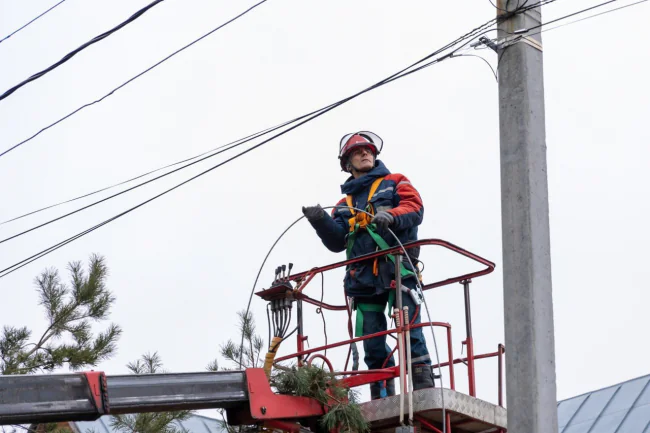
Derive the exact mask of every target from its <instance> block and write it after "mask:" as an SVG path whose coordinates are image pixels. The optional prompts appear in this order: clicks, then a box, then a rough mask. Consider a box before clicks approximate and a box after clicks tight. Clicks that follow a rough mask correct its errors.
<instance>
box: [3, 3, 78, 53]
mask: <svg viewBox="0 0 650 433" xmlns="http://www.w3.org/2000/svg"><path fill="white" fill-rule="evenodd" d="M64 1H65V0H61V1H60V2H58V3H57V4H55V5H54V6H52V7H51V8H49V9H48V10H46V11H45V12H43V13H41V14H40V15H39V16H37V17H36V18H33V19H32V20H31V21H30V22H28V23H27V24H24V25H23V26H22V27H20V28H18V29H16V30H14V31H13V32H11V33H9V34H8V35H7V36H5V37H4V38H2V39H0V43H2V42H4V41H6V40H7V39H9V38H10V37H12V36H13V35H15V34H16V33H18V32H19V31H21V30H22V29H24V28H25V27H27V26H28V25H30V24H31V23H33V22H34V21H36V20H37V19H39V18H40V17H42V16H43V15H45V14H47V13H48V12H49V11H51V10H52V9H54V8H55V7H57V6H58V5H60V4H61V3H63V2H64Z"/></svg>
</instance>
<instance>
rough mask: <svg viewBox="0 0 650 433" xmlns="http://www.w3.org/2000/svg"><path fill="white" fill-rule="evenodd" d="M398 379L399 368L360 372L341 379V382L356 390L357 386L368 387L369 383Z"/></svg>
mask: <svg viewBox="0 0 650 433" xmlns="http://www.w3.org/2000/svg"><path fill="white" fill-rule="evenodd" d="M396 377H399V366H396V367H390V368H383V369H381V370H367V371H360V372H359V374H355V375H353V376H348V377H344V378H343V379H341V382H342V383H344V384H345V385H346V386H347V387H349V388H354V387H356V386H361V385H367V384H369V383H374V382H379V381H380V380H387V379H393V378H396Z"/></svg>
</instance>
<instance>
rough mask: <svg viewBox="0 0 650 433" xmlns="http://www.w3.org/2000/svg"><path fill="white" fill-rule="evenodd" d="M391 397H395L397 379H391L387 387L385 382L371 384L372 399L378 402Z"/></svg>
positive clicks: (387, 382)
mask: <svg viewBox="0 0 650 433" xmlns="http://www.w3.org/2000/svg"><path fill="white" fill-rule="evenodd" d="M391 395H395V379H390V380H387V381H386V386H384V381H383V380H382V381H379V382H374V383H371V384H370V399H371V400H377V399H380V398H385V397H388V396H391Z"/></svg>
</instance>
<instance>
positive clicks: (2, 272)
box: [0, 0, 556, 366]
mask: <svg viewBox="0 0 650 433" xmlns="http://www.w3.org/2000/svg"><path fill="white" fill-rule="evenodd" d="M553 1H556V0H548V1H546V3H551V2H553ZM541 4H542V3H539V4H538V5H533V6H530V7H528V8H524V9H522V11H525V10H528V9H532V8H533V7H538V6H540V5H541ZM495 21H496V19H492V20H489V21H488V22H486V23H485V24H482V25H480V26H478V27H476V28H475V29H473V30H471V31H470V32H468V33H466V34H465V35H463V36H461V37H459V38H457V39H456V40H455V41H454V42H453V43H449V44H447V45H445V46H444V47H442V48H440V49H438V50H436V51H434V52H433V53H431V54H429V55H427V56H425V57H424V58H422V59H420V60H418V61H416V62H415V63H413V64H411V65H409V66H407V67H406V68H404V69H402V70H401V71H399V72H397V73H395V74H393V75H391V76H390V77H388V78H385V79H384V80H381V81H380V82H378V83H375V84H374V85H372V86H370V87H368V88H366V89H364V90H362V91H360V92H357V93H355V94H353V95H351V96H349V97H347V98H345V99H342V100H340V101H338V102H336V103H334V104H331V105H329V106H327V107H326V108H324V109H321V110H317V111H316V112H314V113H315V114H313V115H312V116H311V117H310V116H306V117H308V118H307V119H306V120H302V121H300V122H299V123H298V124H296V125H293V126H291V127H290V128H288V129H286V130H284V131H282V132H280V133H278V134H275V135H274V136H272V137H271V138H268V139H266V140H264V141H262V142H260V143H258V144H256V145H254V146H252V147H250V148H248V149H246V150H244V151H242V152H240V153H238V154H237V155H235V156H233V157H231V158H228V159H226V160H225V161H222V162H221V163H219V164H216V165H214V166H212V167H210V168H208V169H207V170H204V171H203V172H201V173H199V174H197V175H195V176H192V177H190V178H189V179H186V180H185V181H183V182H181V183H179V184H177V185H175V186H173V187H171V188H169V189H167V190H165V191H163V192H162V193H159V194H157V195H155V196H153V197H151V198H149V199H147V200H145V201H143V202H141V203H139V204H137V205H136V206H133V207H131V208H129V209H127V210H125V211H123V212H121V213H119V214H117V215H114V216H113V217H111V218H109V219H107V220H105V221H103V222H101V223H99V224H97V225H95V226H93V227H90V228H88V229H86V230H83V231H81V232H79V233H77V234H76V235H73V236H71V237H69V238H67V239H65V240H63V241H61V242H58V243H57V244H54V245H52V246H50V247H48V248H46V249H45V250H42V251H40V252H38V253H36V254H34V255H32V256H29V257H27V258H25V259H23V260H21V261H19V262H17V263H14V264H13V265H11V266H9V267H7V268H5V269H2V270H0V278H3V277H5V276H7V275H8V274H10V273H12V272H14V271H16V270H18V269H20V268H22V267H24V266H26V265H28V264H29V263H32V262H34V261H35V260H38V259H39V258H41V257H44V256H45V255H47V254H49V253H51V252H53V251H56V250H57V249H59V248H61V247H63V246H65V245H67V244H69V243H71V242H74V241H75V240H77V239H79V238H81V237H83V236H85V235H87V234H89V233H91V232H93V231H95V230H97V229H99V228H101V227H103V226H104V225H106V224H108V223H110V222H112V221H115V220H116V219H118V218H121V217H122V216H124V215H126V214H128V213H130V212H132V211H134V210H136V209H138V208H140V207H142V206H144V205H146V204H147V203H149V202H151V201H153V200H156V199H157V198H159V197H162V196H163V195H165V194H168V193H169V192H171V191H174V190H175V189H177V188H180V187H181V186H183V185H185V184H186V183H189V182H191V181H193V180H195V179H197V178H199V177H201V176H203V175H205V174H207V173H209V172H211V171H212V170H214V169H216V168H218V167H220V166H222V165H224V164H227V163H228V162H230V161H232V160H234V159H237V158H239V157H240V156H242V155H244V154H246V153H248V152H250V151H252V150H254V149H256V148H258V147H260V146H263V145H264V144H266V143H268V142H270V141H272V140H274V139H276V138H278V137H280V136H282V135H284V134H286V133H287V132H290V131H292V130H293V129H296V128H298V127H300V126H301V125H303V124H305V123H307V122H310V121H311V120H313V119H315V118H317V117H320V116H322V115H323V114H325V113H327V112H329V111H331V110H333V109H334V108H337V107H339V106H340V105H343V104H345V103H346V102H348V101H350V100H352V99H354V98H356V97H358V96H360V95H362V94H364V93H367V92H369V91H371V90H374V89H376V88H378V87H381V86H383V85H385V84H388V83H390V82H392V81H395V80H397V79H400V78H403V77H405V76H408V75H410V74H412V73H415V72H417V71H420V70H422V69H424V68H427V67H429V66H431V65H433V64H436V63H439V62H441V61H443V60H445V59H448V58H450V57H451V56H452V55H453V54H454V53H455V52H457V51H458V50H460V49H461V48H462V47H464V46H465V45H467V44H468V43H469V42H467V43H465V44H463V45H461V46H460V47H458V48H456V49H455V50H454V51H452V52H450V53H447V54H445V55H443V56H441V57H439V58H437V59H434V60H432V61H429V62H428V63H426V64H424V65H421V66H419V67H417V68H415V69H412V70H410V71H409V69H411V68H413V67H414V66H416V65H418V64H419V63H422V62H423V61H425V60H428V59H430V58H431V57H434V56H435V55H437V54H440V53H441V52H442V51H445V50H446V49H448V48H450V47H453V45H454V44H457V43H458V41H460V42H462V41H463V40H466V39H469V38H471V37H473V36H474V35H476V33H477V32H479V31H482V30H483V29H484V28H485V27H486V26H488V25H490V24H493V23H494V22H495ZM265 260H266V259H265ZM257 278H259V274H258V276H257ZM257 278H256V283H255V284H257ZM252 297H253V293H251V294H250V296H249V300H248V306H247V311H249V310H250V303H251V301H252ZM242 344H243V342H242ZM240 366H241V359H240Z"/></svg>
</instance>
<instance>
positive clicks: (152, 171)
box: [0, 122, 286, 225]
mask: <svg viewBox="0 0 650 433" xmlns="http://www.w3.org/2000/svg"><path fill="white" fill-rule="evenodd" d="M285 125H286V122H285V123H282V124H279V125H276V126H273V127H271V128H267V129H264V130H262V131H258V132H256V133H254V134H251V135H249V136H247V137H244V138H240V139H239V140H235V141H232V142H230V143H226V144H224V145H221V146H218V147H215V148H213V149H210V150H208V151H206V152H203V153H200V154H198V155H194V156H192V157H190V158H186V159H183V160H180V161H176V162H173V163H171V164H167V165H165V166H162V167H158V168H156V169H153V170H150V171H147V172H146V173H142V174H139V175H137V176H135V177H132V178H130V179H127V180H123V181H121V182H118V183H115V184H112V185H109V186H106V187H102V188H100V189H97V190H95V191H92V192H89V193H85V194H82V195H80V196H77V197H74V198H71V199H68V200H64V201H60V202H58V203H54V204H51V205H48V206H45V207H42V208H39V209H36V210H33V211H30V212H27V213H24V214H22V215H19V216H16V217H13V218H10V219H8V220H6V221H2V222H0V225H3V224H7V223H10V222H12V221H17V220H19V219H22V218H26V217H28V216H30V215H34V214H37V213H39V212H43V211H46V210H48V209H52V208H55V207H57V206H61V205H64V204H67V203H72V202H74V201H77V200H81V199H83V198H86V197H90V196H93V195H95V194H99V193H100V192H104V191H108V190H109V189H113V188H116V187H118V186H121V185H124V184H127V183H130V182H133V181H134V180H138V179H141V178H143V177H146V176H148V175H150V174H153V173H157V172H159V171H162V170H165V169H166V168H171V167H175V166H177V165H180V164H183V163H184V162H188V161H192V160H194V159H197V158H200V157H202V156H205V155H207V154H209V153H212V152H216V151H218V150H220V149H223V148H224V147H227V146H230V145H233V144H235V143H237V142H238V141H242V140H246V139H248V138H251V137H253V138H257V137H260V136H262V135H264V134H267V133H268V132H272V131H275V130H276V129H278V128H280V127H282V126H285ZM226 150H229V149H226ZM168 174H170V173H168Z"/></svg>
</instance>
